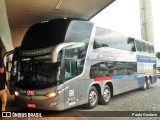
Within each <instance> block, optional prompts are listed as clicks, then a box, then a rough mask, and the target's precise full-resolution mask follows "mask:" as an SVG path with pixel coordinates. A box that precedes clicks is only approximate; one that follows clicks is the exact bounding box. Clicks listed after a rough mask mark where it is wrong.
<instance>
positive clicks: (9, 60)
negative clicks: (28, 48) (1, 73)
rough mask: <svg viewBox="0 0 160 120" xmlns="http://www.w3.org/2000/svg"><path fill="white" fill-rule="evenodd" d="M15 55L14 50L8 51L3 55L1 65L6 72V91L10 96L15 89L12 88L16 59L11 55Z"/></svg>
mask: <svg viewBox="0 0 160 120" xmlns="http://www.w3.org/2000/svg"><path fill="white" fill-rule="evenodd" d="M14 53H15V50H12V51H9V52H7V53H5V54H4V56H3V65H4V67H5V72H6V80H7V82H8V85H7V87H8V89H9V92H10V95H14V92H15V87H14V72H15V71H16V70H15V69H16V64H17V61H16V57H15V55H13V54H14Z"/></svg>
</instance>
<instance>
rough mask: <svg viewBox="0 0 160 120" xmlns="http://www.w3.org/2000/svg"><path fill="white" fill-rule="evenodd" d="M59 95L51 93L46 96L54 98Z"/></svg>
mask: <svg viewBox="0 0 160 120" xmlns="http://www.w3.org/2000/svg"><path fill="white" fill-rule="evenodd" d="M56 95H57V93H54V92H53V93H49V94H48V95H46V96H47V97H48V98H53V97H55V96H56Z"/></svg>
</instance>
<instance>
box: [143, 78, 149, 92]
mask: <svg viewBox="0 0 160 120" xmlns="http://www.w3.org/2000/svg"><path fill="white" fill-rule="evenodd" d="M147 81H148V80H147V79H146V78H144V84H143V87H142V90H146V89H147Z"/></svg>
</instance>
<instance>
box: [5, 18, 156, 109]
mask: <svg viewBox="0 0 160 120" xmlns="http://www.w3.org/2000/svg"><path fill="white" fill-rule="evenodd" d="M10 55H13V57H12V61H11V70H8V71H9V76H10V77H9V90H10V93H11V94H12V93H14V95H15V101H16V103H17V104H18V105H20V106H22V107H26V108H35V109H45V110H64V109H68V108H71V107H75V106H79V105H82V104H85V106H86V107H87V108H90V109H91V108H94V107H96V105H97V104H98V103H99V104H103V105H106V104H108V103H109V101H110V99H111V97H112V96H114V95H118V94H120V93H124V92H127V91H130V90H134V89H138V88H142V89H144V90H146V89H148V88H150V87H151V85H152V84H153V83H155V82H156V79H157V78H156V57H155V54H154V48H153V45H152V44H151V43H149V42H147V41H144V40H138V39H135V38H132V37H128V36H125V35H122V34H120V33H117V32H114V31H112V30H109V29H104V28H101V27H98V26H97V25H96V24H94V23H91V22H89V21H84V20H76V19H55V20H51V21H48V22H43V23H38V24H35V25H33V26H31V27H30V28H29V29H28V31H27V32H26V34H25V36H24V38H23V41H22V43H21V46H20V47H18V48H15V50H13V51H9V52H7V53H6V54H5V55H4V58H6V57H9V56H10ZM6 66H10V65H6ZM6 69H9V68H6Z"/></svg>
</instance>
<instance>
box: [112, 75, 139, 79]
mask: <svg viewBox="0 0 160 120" xmlns="http://www.w3.org/2000/svg"><path fill="white" fill-rule="evenodd" d="M135 76H136V75H124V76H112V79H113V80H118V79H124V78H133V77H135Z"/></svg>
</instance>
